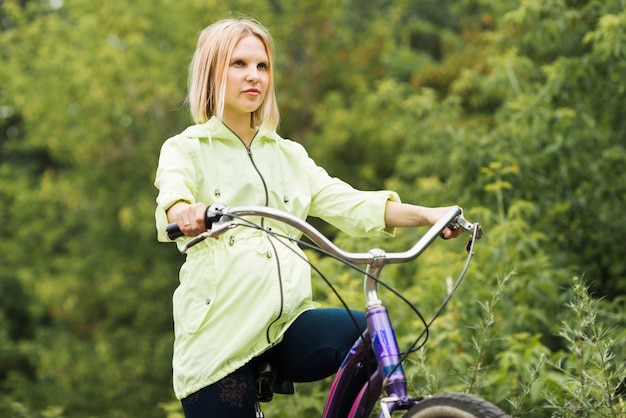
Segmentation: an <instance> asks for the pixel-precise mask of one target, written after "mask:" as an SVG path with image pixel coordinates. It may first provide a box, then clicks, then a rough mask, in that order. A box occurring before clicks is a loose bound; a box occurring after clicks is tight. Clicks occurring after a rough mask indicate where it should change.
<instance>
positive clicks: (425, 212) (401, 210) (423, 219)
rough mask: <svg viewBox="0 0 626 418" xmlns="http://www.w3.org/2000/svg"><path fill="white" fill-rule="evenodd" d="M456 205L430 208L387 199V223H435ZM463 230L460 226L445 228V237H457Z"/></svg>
mask: <svg viewBox="0 0 626 418" xmlns="http://www.w3.org/2000/svg"><path fill="white" fill-rule="evenodd" d="M453 207H454V206H447V207H437V208H430V207H425V206H417V205H411V204H408V203H399V202H393V201H391V200H389V201H387V206H386V207H385V224H386V225H387V227H388V228H396V227H397V228H402V227H417V226H429V225H434V224H435V223H436V222H437V221H438V220H439V218H440V217H442V216H443V215H444V214H445V213H447V212H448V211H449V210H450V209H451V208H453ZM461 232H463V230H462V229H461V228H458V229H456V230H454V231H453V230H451V229H450V228H446V229H444V230H443V237H444V238H445V239H448V238H456V237H458V236H459V235H460V234H461Z"/></svg>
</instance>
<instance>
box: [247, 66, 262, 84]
mask: <svg viewBox="0 0 626 418" xmlns="http://www.w3.org/2000/svg"><path fill="white" fill-rule="evenodd" d="M246 78H247V79H248V81H251V82H254V83H256V82H257V81H259V70H257V69H256V68H250V70H248V76H247V77H246Z"/></svg>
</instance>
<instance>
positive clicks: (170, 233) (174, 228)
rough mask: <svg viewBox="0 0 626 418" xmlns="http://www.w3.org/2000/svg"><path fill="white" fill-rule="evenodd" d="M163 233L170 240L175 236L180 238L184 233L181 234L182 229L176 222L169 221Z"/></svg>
mask: <svg viewBox="0 0 626 418" xmlns="http://www.w3.org/2000/svg"><path fill="white" fill-rule="evenodd" d="M165 233H166V234H167V237H168V238H169V239H171V240H175V239H176V238H180V237H182V236H183V235H185V234H183V231H181V230H180V228H179V227H178V224H177V223H176V222H174V223H171V224H169V225H168V226H167V227H165Z"/></svg>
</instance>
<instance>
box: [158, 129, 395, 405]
mask: <svg viewBox="0 0 626 418" xmlns="http://www.w3.org/2000/svg"><path fill="white" fill-rule="evenodd" d="M155 186H156V187H157V189H158V190H159V194H158V197H157V209H156V226H157V230H158V239H159V240H160V241H164V242H165V241H168V239H167V237H166V235H165V233H164V230H165V227H166V225H167V223H168V221H167V217H166V213H165V211H166V210H167V209H168V208H169V207H170V206H171V205H173V204H174V203H175V202H177V201H179V200H183V201H187V202H190V203H195V202H203V203H205V204H207V205H211V204H213V203H216V202H219V203H223V204H225V205H227V206H239V205H267V206H270V207H273V208H277V209H281V210H284V211H287V212H290V213H292V214H294V215H296V216H298V217H300V218H302V219H305V218H306V217H307V216H309V215H311V216H316V217H319V218H322V219H324V220H326V221H327V222H329V223H331V224H332V225H334V226H336V227H337V228H339V229H341V230H343V231H345V232H347V233H349V234H352V235H354V236H364V235H369V236H372V235H377V234H378V235H382V234H384V233H392V232H393V231H387V230H386V229H385V224H384V208H385V203H386V201H387V200H390V199H391V200H395V201H399V197H398V196H397V194H396V193H394V192H390V191H376V192H363V191H357V190H355V189H353V188H352V187H350V186H349V185H348V184H346V183H344V182H342V181H340V180H338V179H336V178H333V177H331V176H329V175H328V174H327V173H326V171H324V170H323V169H322V168H320V167H318V166H317V165H316V164H315V163H314V162H313V160H311V159H310V158H309V157H308V155H307V153H306V151H305V150H304V148H303V147H302V146H301V145H299V144H297V143H296V142H293V141H289V140H285V139H283V138H281V137H279V136H278V134H277V133H276V132H274V131H271V132H270V131H263V130H261V131H259V133H257V135H256V137H255V138H254V140H253V141H252V144H251V146H250V147H249V148H247V147H246V146H245V145H244V144H243V142H242V141H241V140H240V139H239V138H238V137H237V136H236V135H235V134H234V133H233V132H232V131H230V130H229V129H228V128H227V127H226V126H225V125H224V124H223V123H222V122H221V121H220V120H219V119H218V118H215V117H214V118H212V119H211V120H209V121H208V122H207V123H204V124H200V125H194V126H191V127H189V128H187V129H186V130H185V131H183V132H182V133H181V134H179V135H176V136H174V137H172V138H170V139H168V140H167V141H166V142H165V143H164V144H163V147H162V149H161V154H160V158H159V165H158V168H157V172H156V180H155ZM265 226H266V227H271V228H272V229H273V230H275V231H282V232H283V233H286V234H291V235H293V236H295V237H299V236H300V233H299V232H298V231H296V230H294V229H293V228H291V227H287V226H285V225H282V224H280V223H278V222H277V221H273V220H270V219H265ZM187 239H189V238H187V237H183V238H179V239H178V240H177V244H178V245H179V246H180V245H182V244H183V243H184V242H185V241H186V240H187ZM288 246H289V247H291V248H287V246H285V245H283V244H281V243H276V240H271V241H270V240H269V239H268V237H267V236H266V235H264V234H262V233H260V232H258V231H256V230H254V229H250V228H245V227H239V228H235V229H232V230H229V231H228V232H226V233H225V234H224V235H222V236H221V237H220V238H219V239H218V240H214V239H208V240H205V241H203V242H202V243H201V244H199V245H196V246H194V247H192V248H191V249H190V250H189V251H188V253H187V257H186V261H185V263H184V264H183V266H182V268H181V270H180V275H179V279H180V285H179V286H178V288H177V289H176V291H175V292H174V296H173V309H174V333H175V342H174V358H173V362H172V363H173V372H174V376H173V380H174V391H175V393H176V396H177V397H178V398H179V399H182V398H184V397H186V396H188V395H190V394H192V393H194V392H196V391H198V390H199V389H201V388H203V387H206V386H208V385H210V384H212V383H214V382H216V381H218V380H220V379H221V378H223V377H225V376H226V375H228V374H229V373H231V372H233V371H235V370H236V369H238V368H240V367H241V366H243V365H244V364H246V363H247V362H248V361H249V360H250V359H252V358H253V357H256V356H258V355H259V354H260V353H262V352H263V351H265V350H267V349H268V348H270V347H271V346H272V345H274V344H276V343H278V342H279V341H280V340H281V338H282V335H283V333H284V332H285V331H286V329H287V327H288V326H289V324H291V323H292V322H293V321H294V319H295V318H296V317H297V316H298V315H299V314H300V313H302V312H303V311H305V310H308V309H313V308H315V307H316V306H317V305H316V303H315V302H313V301H312V296H311V294H312V292H311V276H310V268H309V266H308V264H307V263H305V262H303V260H302V259H300V258H299V257H298V255H297V254H299V255H300V256H302V257H303V256H304V254H303V253H302V251H301V250H300V249H299V248H298V246H297V245H295V244H293V243H292V244H288Z"/></svg>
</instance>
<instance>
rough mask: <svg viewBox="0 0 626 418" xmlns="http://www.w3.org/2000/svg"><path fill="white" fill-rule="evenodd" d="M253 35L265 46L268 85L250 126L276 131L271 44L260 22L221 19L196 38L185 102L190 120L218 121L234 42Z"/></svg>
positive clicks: (246, 19)
mask: <svg viewBox="0 0 626 418" xmlns="http://www.w3.org/2000/svg"><path fill="white" fill-rule="evenodd" d="M250 35H253V36H256V37H257V38H259V39H260V40H261V42H263V45H265V53H266V54H267V56H268V60H269V62H268V72H269V85H268V86H267V94H266V97H265V100H263V103H262V104H261V106H259V108H258V109H257V110H255V111H254V112H252V114H251V115H250V126H251V127H252V128H258V127H259V126H261V125H262V124H263V125H265V126H267V127H268V128H271V129H276V128H277V126H278V122H279V119H280V115H279V111H278V104H277V102H276V91H275V88H274V65H273V53H274V42H273V40H272V37H271V35H270V33H269V32H268V30H267V29H266V28H265V27H264V26H263V25H261V24H260V23H258V22H256V21H254V20H251V19H248V18H237V19H225V20H221V21H219V22H216V23H213V24H211V25H209V26H207V27H206V28H205V29H204V30H203V31H202V32H201V33H200V36H199V37H198V43H197V45H196V51H195V52H194V55H193V59H192V61H191V64H190V65H189V85H188V94H187V102H188V104H189V109H190V112H191V117H192V118H193V120H194V122H196V123H204V122H206V121H208V120H209V119H211V117H212V116H218V117H219V118H220V119H221V118H222V115H223V113H224V101H225V95H226V75H227V72H228V67H229V64H230V60H231V56H232V53H233V50H234V49H235V46H237V43H238V42H239V41H240V40H241V39H242V38H245V37H246V36H250Z"/></svg>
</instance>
